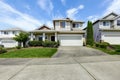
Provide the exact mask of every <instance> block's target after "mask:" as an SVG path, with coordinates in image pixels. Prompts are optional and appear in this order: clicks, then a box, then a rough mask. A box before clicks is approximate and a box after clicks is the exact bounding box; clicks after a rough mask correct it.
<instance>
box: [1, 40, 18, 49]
mask: <svg viewBox="0 0 120 80" xmlns="http://www.w3.org/2000/svg"><path fill="white" fill-rule="evenodd" d="M1 44H2V45H4V47H6V48H11V47H16V46H17V42H16V41H14V40H2V41H1Z"/></svg>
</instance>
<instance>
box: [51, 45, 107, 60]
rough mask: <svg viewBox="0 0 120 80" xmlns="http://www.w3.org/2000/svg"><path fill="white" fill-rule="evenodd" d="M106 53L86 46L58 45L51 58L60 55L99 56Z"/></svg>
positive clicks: (59, 56)
mask: <svg viewBox="0 0 120 80" xmlns="http://www.w3.org/2000/svg"><path fill="white" fill-rule="evenodd" d="M101 55H107V54H106V53H104V52H102V51H100V50H96V49H93V48H88V47H75V46H74V47H64V46H60V47H59V48H58V52H57V53H56V54H55V55H53V58H61V57H82V56H101Z"/></svg>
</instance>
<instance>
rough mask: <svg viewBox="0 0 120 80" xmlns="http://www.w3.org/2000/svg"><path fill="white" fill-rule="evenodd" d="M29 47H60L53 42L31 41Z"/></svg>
mask: <svg viewBox="0 0 120 80" xmlns="http://www.w3.org/2000/svg"><path fill="white" fill-rule="evenodd" d="M28 45H29V46H32V47H37V46H43V47H54V48H55V47H58V46H59V42H53V41H48V40H46V41H29V43H28Z"/></svg>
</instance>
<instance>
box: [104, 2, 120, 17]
mask: <svg viewBox="0 0 120 80" xmlns="http://www.w3.org/2000/svg"><path fill="white" fill-rule="evenodd" d="M109 2H110V3H109V6H108V7H107V9H106V10H105V11H104V14H103V15H106V14H108V13H110V12H117V13H120V0H110V1H109Z"/></svg>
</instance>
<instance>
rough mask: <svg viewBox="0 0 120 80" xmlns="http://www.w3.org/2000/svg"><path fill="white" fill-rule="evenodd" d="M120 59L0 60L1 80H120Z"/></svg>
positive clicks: (118, 57) (112, 57) (119, 57)
mask: <svg viewBox="0 0 120 80" xmlns="http://www.w3.org/2000/svg"><path fill="white" fill-rule="evenodd" d="M119 68H120V56H109V55H107V56H90V57H69V58H51V59H50V58H49V59H48V58H44V59H39V58H38V59H0V80H120V70H119Z"/></svg>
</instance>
